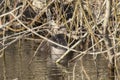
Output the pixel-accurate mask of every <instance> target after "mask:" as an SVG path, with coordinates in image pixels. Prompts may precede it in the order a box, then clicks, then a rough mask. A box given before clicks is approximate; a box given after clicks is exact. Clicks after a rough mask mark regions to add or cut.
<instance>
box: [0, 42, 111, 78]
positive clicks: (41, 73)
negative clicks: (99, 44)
mask: <svg viewBox="0 0 120 80" xmlns="http://www.w3.org/2000/svg"><path fill="white" fill-rule="evenodd" d="M38 46H39V42H35V41H29V40H20V41H18V42H15V43H14V44H12V45H10V46H9V47H7V48H6V49H5V51H4V52H5V58H4V59H3V58H0V80H108V77H109V76H108V73H109V71H108V65H107V63H108V61H107V60H106V59H105V55H98V56H97V59H96V60H94V59H93V55H85V56H84V57H83V59H81V60H78V61H75V62H71V63H70V64H69V66H68V67H67V68H66V67H63V66H61V65H56V64H54V63H51V61H50V58H49V56H50V50H49V47H47V45H46V42H44V43H43V44H42V45H41V47H40V48H39V49H38V51H37V53H36V54H35V51H36V49H37V47H38ZM5 78H6V79H5Z"/></svg>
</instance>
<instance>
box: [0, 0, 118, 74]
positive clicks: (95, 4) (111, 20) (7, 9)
mask: <svg viewBox="0 0 120 80" xmlns="http://www.w3.org/2000/svg"><path fill="white" fill-rule="evenodd" d="M0 7H1V8H0V46H2V47H1V49H0V52H2V51H4V49H6V48H7V47H8V46H10V45H12V44H13V43H14V42H16V41H18V40H20V39H30V40H37V39H38V40H39V39H40V40H46V41H48V42H52V43H53V44H56V45H59V46H61V47H64V48H67V49H68V51H66V53H65V54H64V55H63V56H62V57H61V58H60V59H59V60H58V61H57V62H59V61H60V60H61V59H62V58H63V57H64V56H65V55H66V54H67V53H68V52H69V51H71V50H72V51H74V52H76V53H78V54H77V55H76V56H75V57H74V58H73V59H72V61H74V60H76V59H80V58H82V57H83V56H84V55H86V54H91V55H98V54H103V55H105V57H106V59H108V61H109V62H110V64H111V63H116V62H115V61H117V59H118V58H119V55H120V1H119V0H116V1H114V0H105V1H104V0H100V1H99V0H97V1H96V0H33V1H32V0H1V2H0ZM63 26H64V27H65V28H66V32H65V33H64V34H65V35H66V36H67V37H68V44H69V45H70V44H72V42H73V41H76V42H75V44H73V45H72V46H71V47H69V46H67V47H66V46H62V45H60V44H57V43H55V42H53V41H51V40H49V37H50V36H51V35H53V34H55V33H56V32H58V30H59V28H61V27H63ZM41 43H42V41H41ZM75 47H78V48H79V50H76V48H75ZM104 53H105V54H104ZM3 55H4V53H1V54H0V57H3ZM111 67H112V65H111ZM116 76H117V75H116Z"/></svg>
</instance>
